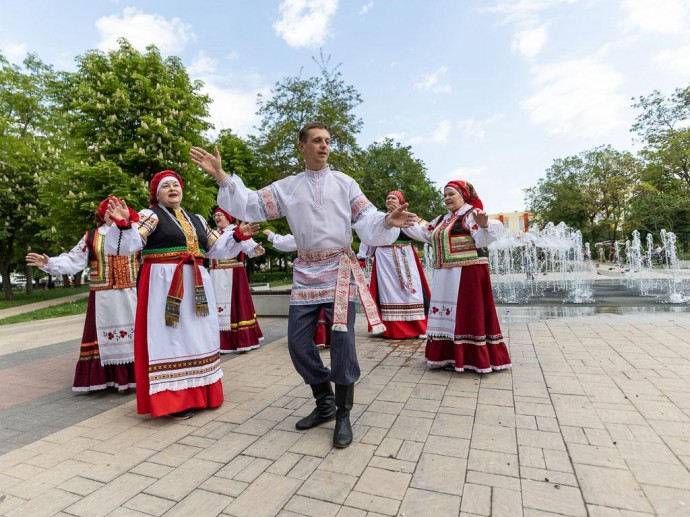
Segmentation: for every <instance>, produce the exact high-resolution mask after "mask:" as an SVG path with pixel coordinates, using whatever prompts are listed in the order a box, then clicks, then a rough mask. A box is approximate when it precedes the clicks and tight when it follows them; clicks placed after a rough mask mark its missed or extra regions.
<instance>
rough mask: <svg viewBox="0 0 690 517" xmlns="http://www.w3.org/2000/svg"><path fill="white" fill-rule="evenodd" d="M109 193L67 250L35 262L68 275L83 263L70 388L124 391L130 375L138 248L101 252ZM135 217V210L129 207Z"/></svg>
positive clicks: (52, 272) (132, 383)
mask: <svg viewBox="0 0 690 517" xmlns="http://www.w3.org/2000/svg"><path fill="white" fill-rule="evenodd" d="M109 200H110V198H108V199H105V200H104V201H102V202H101V204H100V205H99V206H98V211H97V214H96V221H97V223H98V226H97V227H96V228H92V229H91V230H89V231H87V232H86V233H85V234H84V236H83V237H82V238H81V240H80V241H79V242H78V243H77V245H76V246H75V247H74V248H72V249H71V250H70V251H69V252H68V253H62V254H61V255H59V256H57V257H51V258H50V259H48V263H47V264H46V265H45V266H44V267H41V269H42V270H43V271H45V272H46V273H48V274H50V275H58V274H60V275H74V274H77V273H80V272H81V271H83V270H84V269H85V268H86V267H89V271H90V272H89V299H88V304H87V308H86V319H85V321H84V332H83V333H82V338H81V347H80V350H79V360H78V361H77V366H76V369H75V372H74V383H73V384H72V391H76V392H89V391H97V390H103V389H106V388H109V387H114V388H117V390H118V391H125V390H127V389H129V388H134V387H135V386H136V383H135V379H134V314H135V312H136V306H137V291H136V277H137V271H138V269H139V261H138V254H134V255H132V256H131V257H117V256H113V255H106V253H105V248H104V242H105V234H106V233H107V231H108V226H107V225H106V224H105V219H104V218H105V213H106V210H107V206H108V202H109ZM132 215H133V218H134V219H136V213H133V214H132Z"/></svg>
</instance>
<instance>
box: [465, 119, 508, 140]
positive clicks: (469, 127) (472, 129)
mask: <svg viewBox="0 0 690 517" xmlns="http://www.w3.org/2000/svg"><path fill="white" fill-rule="evenodd" d="M500 118H501V115H494V116H493V117H489V118H487V119H484V120H476V119H473V118H468V119H465V120H461V121H460V122H458V128H459V129H460V130H461V131H462V132H463V134H464V135H465V136H467V137H470V138H478V139H480V140H481V139H483V138H484V137H486V128H487V127H489V126H490V125H491V124H493V123H494V122H496V121H497V120H499V119H500Z"/></svg>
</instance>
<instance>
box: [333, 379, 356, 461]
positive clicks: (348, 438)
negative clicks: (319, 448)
mask: <svg viewBox="0 0 690 517" xmlns="http://www.w3.org/2000/svg"><path fill="white" fill-rule="evenodd" d="M354 399H355V385H354V383H352V384H347V385H343V384H336V385H335V405H336V407H337V408H338V409H337V411H336V413H335V431H333V445H335V446H336V447H339V448H343V447H347V446H348V445H350V444H351V443H352V425H351V424H350V410H351V409H352V403H353V402H354Z"/></svg>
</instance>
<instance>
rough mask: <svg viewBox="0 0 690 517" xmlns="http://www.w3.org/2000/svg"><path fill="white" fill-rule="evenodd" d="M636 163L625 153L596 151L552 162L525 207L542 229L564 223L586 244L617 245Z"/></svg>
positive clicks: (635, 179)
mask: <svg viewBox="0 0 690 517" xmlns="http://www.w3.org/2000/svg"><path fill="white" fill-rule="evenodd" d="M638 174H639V162H638V161H637V160H636V159H635V157H634V156H632V155H631V154H630V153H628V152H620V151H616V150H615V149H613V148H612V147H610V146H603V147H597V148H595V149H591V150H589V151H585V152H583V153H580V154H579V155H577V156H569V157H567V158H563V159H557V160H554V163H553V165H551V167H549V168H548V169H547V171H546V177H545V178H541V179H540V180H539V182H538V183H537V185H536V186H534V187H532V188H529V189H526V191H525V193H526V202H527V205H528V207H529V208H528V209H529V211H530V212H532V213H533V214H534V218H535V220H536V222H537V224H539V225H540V226H543V225H545V224H546V223H547V222H549V221H551V222H554V223H556V224H557V223H559V222H561V221H562V222H564V223H566V224H567V225H568V226H570V227H572V228H577V229H579V230H580V231H582V235H583V238H584V240H585V241H588V240H604V239H608V240H616V239H617V238H618V236H619V232H620V230H621V226H622V222H623V221H624V220H625V218H626V214H627V209H628V206H629V202H630V200H631V199H632V198H633V196H634V195H635V192H636V188H637V187H636V185H637V184H638Z"/></svg>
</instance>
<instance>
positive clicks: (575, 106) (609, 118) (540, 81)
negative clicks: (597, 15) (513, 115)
mask: <svg viewBox="0 0 690 517" xmlns="http://www.w3.org/2000/svg"><path fill="white" fill-rule="evenodd" d="M533 72H534V74H535V77H534V81H533V82H534V85H535V86H536V87H537V91H536V92H535V93H534V94H533V95H532V96H531V97H529V98H528V99H526V100H524V101H523V102H522V103H521V106H522V108H523V109H525V110H526V111H527V112H528V113H529V116H530V119H531V121H532V122H533V123H534V124H536V125H541V126H545V127H546V129H547V130H548V131H549V133H552V134H555V135H562V136H568V137H579V136H582V137H591V136H603V135H606V134H608V133H610V132H611V131H613V130H614V129H618V128H620V127H621V126H622V125H623V124H624V120H623V115H622V112H623V111H624V110H625V109H626V108H627V105H628V100H627V97H625V96H624V95H622V94H620V93H618V92H617V89H618V87H619V86H620V85H621V84H622V83H623V77H622V76H621V74H619V73H618V72H616V71H615V70H613V69H612V68H611V67H609V66H606V65H604V64H602V63H600V62H598V61H597V60H595V59H592V58H586V59H581V60H574V61H566V62H561V63H555V64H552V65H547V66H538V67H534V68H533Z"/></svg>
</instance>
